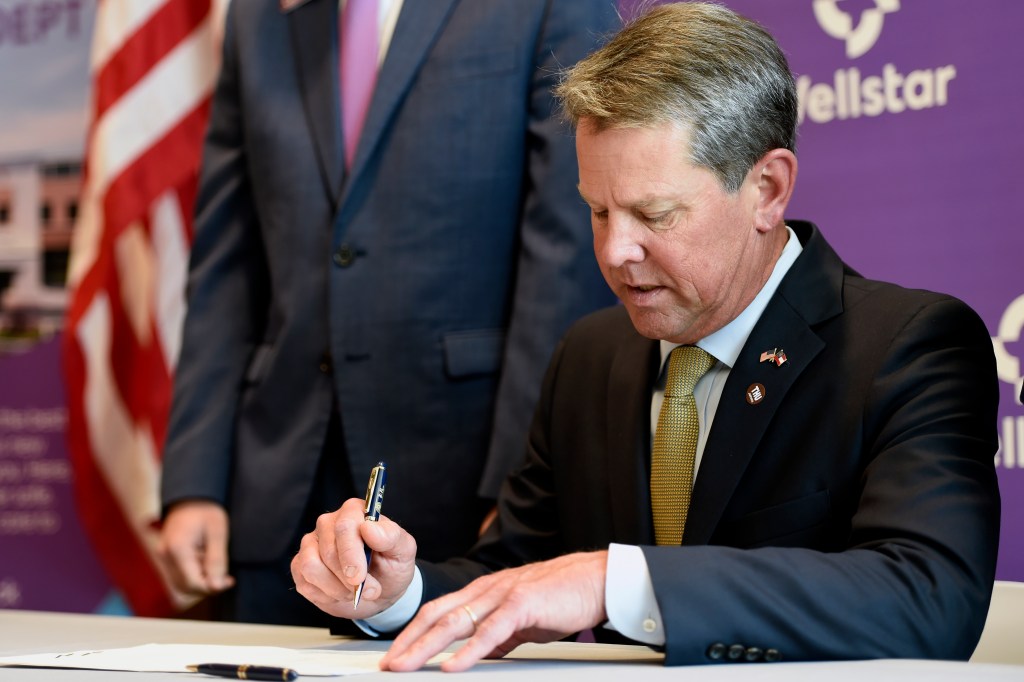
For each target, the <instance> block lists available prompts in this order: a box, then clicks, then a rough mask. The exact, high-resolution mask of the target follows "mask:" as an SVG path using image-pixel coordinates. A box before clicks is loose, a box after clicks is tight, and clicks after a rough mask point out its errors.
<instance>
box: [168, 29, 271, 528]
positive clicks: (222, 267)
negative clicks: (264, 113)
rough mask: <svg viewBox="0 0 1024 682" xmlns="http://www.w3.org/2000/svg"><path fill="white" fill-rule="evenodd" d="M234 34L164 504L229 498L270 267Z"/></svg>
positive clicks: (199, 223) (198, 245) (194, 269)
mask: <svg viewBox="0 0 1024 682" xmlns="http://www.w3.org/2000/svg"><path fill="white" fill-rule="evenodd" d="M235 39H236V36H235V30H234V24H233V22H232V21H228V22H227V24H226V33H225V37H224V59H223V66H222V70H221V74H220V78H219V82H218V84H217V88H216V91H215V95H214V96H215V104H214V106H213V107H212V115H211V118H210V121H209V128H208V131H207V137H206V142H205V146H204V158H203V164H202V178H201V179H200V185H199V186H200V193H199V196H198V197H197V202H196V207H197V211H196V233H195V237H194V242H193V244H192V251H191V255H190V259H191V262H190V267H189V279H188V301H189V311H188V315H189V318H190V324H186V325H185V328H184V338H183V342H182V351H181V357H180V359H179V362H178V370H177V373H176V375H175V401H174V405H173V408H172V415H171V424H172V426H171V431H172V432H173V433H174V434H175V438H174V439H173V441H171V445H172V449H173V451H171V452H168V453H165V458H164V468H163V473H162V481H161V486H162V500H163V505H164V508H165V509H166V508H167V507H169V506H170V505H172V504H174V503H175V502H178V501H181V500H185V499H207V500H211V501H214V502H217V503H219V504H221V505H222V506H226V505H227V500H226V496H227V491H228V487H229V478H230V475H231V456H232V452H233V451H234V447H233V442H234V428H235V413H236V410H237V405H238V396H239V391H240V390H241V388H242V385H243V379H244V375H245V372H246V367H247V366H248V365H249V363H250V360H251V359H252V354H253V350H254V348H255V347H256V345H257V343H258V342H259V339H260V335H261V334H262V329H263V325H264V319H263V317H264V316H265V310H266V308H267V296H268V293H267V287H268V273H267V264H266V261H265V259H264V256H263V244H262V240H261V237H260V232H259V230H258V227H257V219H256V215H255V211H254V206H253V200H252V195H251V185H250V184H249V180H248V174H247V169H246V152H245V140H244V139H243V138H244V136H243V130H244V126H243V124H242V120H241V119H242V115H241V111H240V110H239V103H240V98H239V96H238V92H237V89H238V87H239V84H238V64H237V61H236V54H235V50H234V48H233V46H234V43H235ZM183 396H187V398H188V399H187V400H184V399H182V397H183Z"/></svg>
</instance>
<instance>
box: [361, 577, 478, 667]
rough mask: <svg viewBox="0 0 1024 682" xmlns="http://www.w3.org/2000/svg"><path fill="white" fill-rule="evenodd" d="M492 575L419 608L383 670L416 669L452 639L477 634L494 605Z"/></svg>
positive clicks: (452, 640)
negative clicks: (491, 590) (491, 591)
mask: <svg viewBox="0 0 1024 682" xmlns="http://www.w3.org/2000/svg"><path fill="white" fill-rule="evenodd" d="M490 578H491V576H487V577H484V578H481V579H479V580H475V581H473V582H472V583H470V584H469V585H467V586H466V587H465V588H463V589H462V590H459V591H458V592H454V593H452V594H449V595H446V596H444V597H441V598H440V599H435V600H434V601H432V602H428V603H426V604H424V605H423V606H422V607H420V610H419V613H418V614H417V615H416V617H415V618H413V619H412V620H411V621H410V622H409V624H408V625H406V626H405V629H403V630H402V632H401V634H399V636H398V637H397V638H396V639H395V641H394V643H393V644H392V645H391V648H390V649H388V651H387V653H386V654H385V655H384V657H383V658H382V659H381V662H380V667H381V669H382V670H394V671H409V670H417V669H418V668H420V667H421V666H423V665H424V664H425V663H426V662H427V661H429V660H430V659H431V658H432V657H434V656H436V655H437V654H439V653H440V652H442V651H444V650H445V649H446V648H447V647H448V646H449V645H450V644H451V643H452V642H454V641H456V640H460V639H466V638H467V637H473V636H474V635H477V634H478V633H479V631H480V629H482V628H484V627H485V624H486V619H487V617H488V615H489V614H490V613H491V611H492V610H493V608H494V604H495V602H494V601H493V597H490V596H489V591H490V589H489V586H490V584H491V583H493V582H494V581H493V580H491V579H490ZM474 617H475V620H474ZM485 653H486V652H485ZM477 659H479V657H477ZM473 662H475V661H472V662H470V663H468V664H467V665H466V666H465V667H467V668H468V667H469V666H471V665H472V664H473ZM463 669H464V668H463Z"/></svg>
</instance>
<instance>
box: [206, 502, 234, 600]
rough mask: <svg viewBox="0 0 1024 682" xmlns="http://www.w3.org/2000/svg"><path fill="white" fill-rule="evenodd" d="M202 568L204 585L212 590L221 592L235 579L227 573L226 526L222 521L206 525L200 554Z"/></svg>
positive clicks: (231, 584) (230, 585)
mask: <svg viewBox="0 0 1024 682" xmlns="http://www.w3.org/2000/svg"><path fill="white" fill-rule="evenodd" d="M202 559H203V561H202V570H203V574H204V575H205V577H206V585H207V587H208V588H209V589H210V590H211V591H212V592H222V591H224V590H226V589H228V588H229V587H233V586H234V584H235V579H234V578H232V577H231V576H230V575H228V526H227V519H226V518H225V519H224V523H216V522H215V523H210V524H208V525H207V527H206V542H205V544H204V552H203V555H202Z"/></svg>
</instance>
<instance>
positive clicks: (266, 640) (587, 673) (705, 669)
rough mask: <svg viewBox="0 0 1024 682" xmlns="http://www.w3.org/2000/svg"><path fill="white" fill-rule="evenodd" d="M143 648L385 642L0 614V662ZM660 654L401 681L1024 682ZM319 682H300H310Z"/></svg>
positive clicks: (973, 674) (507, 666)
mask: <svg viewBox="0 0 1024 682" xmlns="http://www.w3.org/2000/svg"><path fill="white" fill-rule="evenodd" d="M147 643H202V644H230V645H253V646H281V647H290V648H316V649H339V650H343V649H346V648H348V649H359V650H367V649H374V648H379V649H380V650H382V651H383V650H384V648H386V647H387V642H367V641H365V640H358V641H357V640H350V639H344V638H340V637H332V636H331V635H330V634H329V633H328V632H327V631H326V630H323V629H318V628H299V627H282V626H270V625H246V624H238V623H211V622H205V621H189V620H176V619H167V620H163V619H151V618H122V617H111V616H94V615H83V614H65V613H44V612H33V611H4V610H0V655H16V654H30V653H44V652H57V651H74V650H82V649H111V648H119V647H128V646H135V645H139V644H147ZM661 658H662V657H661V655H660V654H657V653H655V652H653V651H651V650H650V649H647V648H646V647H632V646H613V645H600V644H576V643H571V644H570V643H555V644H545V645H529V646H525V647H520V648H519V649H518V650H516V651H515V652H513V654H512V657H510V658H508V659H505V660H501V661H486V662H483V663H481V664H479V665H477V666H476V667H474V668H473V669H472V670H470V671H468V672H466V673H461V674H459V675H458V676H457V677H452V676H451V675H448V674H445V673H442V672H440V671H439V670H437V669H436V668H434V669H426V670H423V671H420V672H417V673H403V674H402V677H401V680H402V681H403V682H405V681H408V682H419V681H420V680H425V679H431V680H440V679H444V680H446V681H447V682H474V681H478V682H484V681H486V680H492V681H493V680H497V679H498V678H503V679H513V680H520V679H527V678H528V680H529V682H545V681H547V680H557V681H558V682H577V681H578V682H603V681H604V680H609V681H610V680H629V681H630V682H636V681H638V680H658V679H665V680H669V679H671V680H676V681H680V680H682V681H699V682H705V681H708V682H731V681H733V680H737V681H741V682H746V681H748V680H749V681H753V682H765V681H769V682H783V681H785V682H803V681H806V682H854V681H856V682H865V681H867V682H897V681H899V682H904V681H905V680H917V679H921V680H927V682H953V681H957V682H959V681H961V680H962V681H964V682H990V681H991V682H997V681H998V682H1009V681H1011V680H1012V681H1014V682H1024V666H1006V665H991V664H980V663H954V662H945V661H850V662H838V663H770V664H725V665H709V666H694V667H676V668H666V667H664V666H663V665H662V663H661ZM385 677H387V678H388V679H391V680H396V679H399V678H398V677H396V674H395V673H369V674H366V675H360V676H358V677H355V678H353V679H358V680H360V681H362V680H367V681H371V680H379V679H382V678H385ZM212 679H214V678H210V677H198V676H195V677H193V676H186V675H184V674H181V673H133V672H111V671H97V670H55V669H43V668H0V681H2V682H23V681H31V682H42V681H44V680H46V681H51V680H56V681H59V682H100V681H101V680H102V681H103V682H135V681H137V680H138V681H141V680H145V681H147V682H163V681H173V682H192V680H197V681H198V680H212ZM318 679H337V678H300V680H310V682H316V680H318Z"/></svg>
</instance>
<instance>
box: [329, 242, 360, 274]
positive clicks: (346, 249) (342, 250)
mask: <svg viewBox="0 0 1024 682" xmlns="http://www.w3.org/2000/svg"><path fill="white" fill-rule="evenodd" d="M355 260H356V252H355V249H353V248H352V247H351V246H349V245H348V244H342V245H341V246H339V247H338V250H337V251H335V252H334V264H335V265H337V266H338V267H339V268H347V267H348V266H350V265H352V263H354V262H355Z"/></svg>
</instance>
